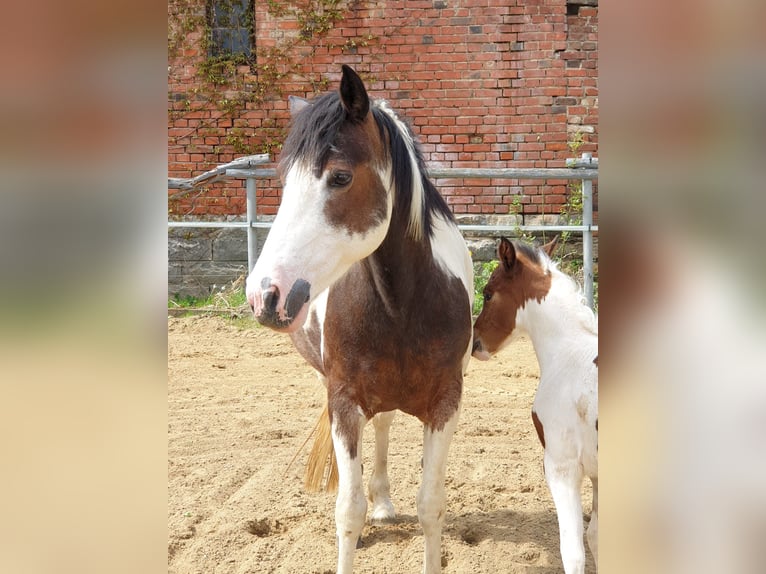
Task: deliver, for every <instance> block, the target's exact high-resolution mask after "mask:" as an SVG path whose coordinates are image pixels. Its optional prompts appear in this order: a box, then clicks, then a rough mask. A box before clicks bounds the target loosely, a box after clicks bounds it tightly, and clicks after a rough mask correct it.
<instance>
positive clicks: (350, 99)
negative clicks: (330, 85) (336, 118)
mask: <svg viewBox="0 0 766 574" xmlns="http://www.w3.org/2000/svg"><path fill="white" fill-rule="evenodd" d="M342 70H343V77H342V78H341V80H340V102H341V104H343V108H344V109H345V110H346V112H347V113H348V119H349V120H351V121H352V122H356V123H359V122H361V121H363V120H364V118H366V117H367V113H368V112H369V111H370V98H369V97H368V96H367V90H366V89H365V87H364V82H362V78H360V77H359V75H358V74H357V73H356V72H355V71H354V70H353V69H352V68H351V67H350V66H347V65H346V64H343V67H342Z"/></svg>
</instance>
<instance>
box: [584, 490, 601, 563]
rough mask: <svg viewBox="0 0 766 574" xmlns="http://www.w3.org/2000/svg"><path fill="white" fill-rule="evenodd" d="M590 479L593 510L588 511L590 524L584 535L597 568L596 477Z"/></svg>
mask: <svg viewBox="0 0 766 574" xmlns="http://www.w3.org/2000/svg"><path fill="white" fill-rule="evenodd" d="M590 481H591V483H592V484H593V512H591V513H590V524H589V525H588V530H587V532H586V534H585V537H586V539H587V540H588V548H590V552H591V554H593V561H594V562H595V563H596V568H598V479H597V478H591V479H590Z"/></svg>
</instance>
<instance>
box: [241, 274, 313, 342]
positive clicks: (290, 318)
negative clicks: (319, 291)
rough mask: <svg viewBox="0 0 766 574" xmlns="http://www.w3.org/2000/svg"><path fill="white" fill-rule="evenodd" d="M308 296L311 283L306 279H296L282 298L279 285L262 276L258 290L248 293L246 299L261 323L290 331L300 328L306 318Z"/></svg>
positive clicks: (279, 329)
mask: <svg viewBox="0 0 766 574" xmlns="http://www.w3.org/2000/svg"><path fill="white" fill-rule="evenodd" d="M310 297H311V284H310V283H309V282H308V281H305V280H303V279H297V280H296V281H295V283H293V285H292V287H290V291H289V292H288V293H287V296H286V297H284V300H283V299H282V294H281V292H280V289H279V286H278V285H274V284H272V282H271V278H269V277H264V278H263V279H262V280H261V289H260V291H259V292H258V291H257V292H255V293H253V294H248V298H247V300H248V302H249V303H250V308H251V309H252V310H253V314H254V315H255V318H256V320H257V321H258V322H259V323H260V324H261V325H263V326H264V327H269V328H271V329H274V330H276V331H285V332H291V331H294V330H296V329H298V328H300V327H301V326H302V325H303V322H304V321H305V320H306V315H307V314H308V313H307V309H306V308H307V307H308V302H309V300H310Z"/></svg>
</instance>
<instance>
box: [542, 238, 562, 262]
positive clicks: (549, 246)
mask: <svg viewBox="0 0 766 574" xmlns="http://www.w3.org/2000/svg"><path fill="white" fill-rule="evenodd" d="M558 240H559V236H558V235H557V236H555V237H554V238H553V239H551V240H550V241H549V242H548V243H546V244H545V245H543V246H542V249H543V251H545V254H546V255H547V256H548V257H553V252H554V251H555V249H556V243H558Z"/></svg>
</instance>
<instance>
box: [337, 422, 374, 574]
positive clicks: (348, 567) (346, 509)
mask: <svg viewBox="0 0 766 574" xmlns="http://www.w3.org/2000/svg"><path fill="white" fill-rule="evenodd" d="M366 422H367V421H366V420H365V418H364V417H359V436H358V437H357V449H356V450H357V455H356V457H355V458H351V457H350V456H349V452H348V449H347V448H346V444H345V441H344V440H343V439H342V438H341V437H339V436H338V433H337V424H336V421H333V425H332V440H333V445H334V446H335V457H336V458H337V460H338V498H337V499H336V501H335V528H336V534H337V537H338V569H337V570H336V572H337V574H351V572H352V570H353V567H354V551H355V550H356V542H357V540H358V539H359V536H360V535H361V534H362V527H363V526H364V517H365V515H366V514H367V500H366V499H365V498H364V488H363V485H362V457H361V448H362V431H363V429H364V425H365V423H366Z"/></svg>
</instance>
